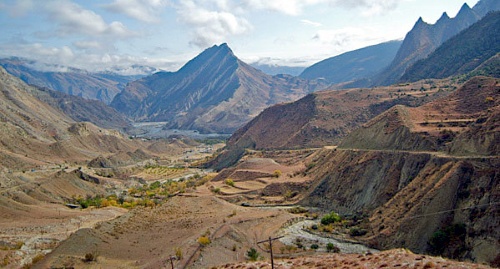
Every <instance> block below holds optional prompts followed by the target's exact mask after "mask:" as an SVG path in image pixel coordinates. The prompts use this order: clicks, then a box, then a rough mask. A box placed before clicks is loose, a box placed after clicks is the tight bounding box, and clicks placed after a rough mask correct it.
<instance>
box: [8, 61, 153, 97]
mask: <svg viewBox="0 0 500 269" xmlns="http://www.w3.org/2000/svg"><path fill="white" fill-rule="evenodd" d="M37 64H39V63H37V62H35V61H30V60H27V59H22V58H17V57H11V58H4V59H0V66H2V67H3V68H4V69H5V70H7V72H9V73H10V74H12V75H14V76H16V77H19V78H20V79H22V80H23V81H24V82H26V83H28V84H32V85H36V86H39V87H46V88H49V89H53V90H56V91H59V92H63V93H67V94H70V95H75V96H80V97H83V98H86V99H94V100H100V101H102V102H104V103H106V104H109V103H111V101H112V100H113V98H114V97H115V95H116V94H118V93H119V92H121V91H122V90H123V89H124V88H125V85H126V84H127V83H128V82H130V81H134V80H137V79H139V78H141V77H143V76H144V75H120V74H118V73H115V72H100V73H95V72H94V73H93V72H88V71H85V70H81V69H76V68H68V67H59V66H56V67H54V66H49V69H54V70H53V71H41V70H39V68H36V67H35V66H36V65H37ZM135 68H136V69H137V68H141V70H142V71H143V72H145V74H151V73H152V72H154V71H155V69H151V68H148V67H137V66H136V67H135ZM60 69H62V70H61V71H57V70H60ZM117 71H120V70H117Z"/></svg>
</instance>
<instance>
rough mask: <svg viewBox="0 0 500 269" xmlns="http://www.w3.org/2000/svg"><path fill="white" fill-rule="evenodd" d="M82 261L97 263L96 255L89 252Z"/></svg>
mask: <svg viewBox="0 0 500 269" xmlns="http://www.w3.org/2000/svg"><path fill="white" fill-rule="evenodd" d="M83 261H85V262H94V261H97V254H96V253H91V252H89V253H87V254H85V257H84V259H83Z"/></svg>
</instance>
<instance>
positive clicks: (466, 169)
mask: <svg viewBox="0 0 500 269" xmlns="http://www.w3.org/2000/svg"><path fill="white" fill-rule="evenodd" d="M499 85H500V84H499V81H498V79H495V78H488V77H476V78H474V79H472V80H470V81H468V82H467V83H466V84H465V85H464V86H463V87H461V88H460V89H458V90H457V91H455V92H454V93H452V94H450V95H449V96H447V97H443V98H441V99H438V100H435V101H433V102H430V103H428V104H425V105H423V106H420V107H416V108H407V107H403V106H397V107H394V108H392V109H390V110H388V111H387V112H385V113H383V114H381V115H379V116H377V117H375V118H374V119H372V120H371V121H369V122H368V123H366V124H364V125H363V126H362V127H360V128H359V129H358V130H355V131H353V132H352V133H351V134H349V135H348V136H347V137H346V138H345V139H344V140H343V141H342V143H341V144H340V146H339V147H338V148H336V149H326V148H325V149H322V150H320V151H318V152H317V153H316V154H315V155H314V156H311V157H310V159H309V162H310V165H309V166H311V167H313V168H312V169H311V170H310V171H309V172H308V173H309V174H308V175H309V176H310V177H312V178H315V180H316V181H315V182H316V183H314V184H313V186H314V190H312V191H311V192H310V195H308V197H307V198H305V199H304V200H303V201H302V203H303V204H304V205H311V206H318V207H321V208H329V209H331V210H335V211H337V212H341V213H343V214H352V213H354V212H357V213H358V214H361V215H363V214H365V215H368V216H369V225H368V226H367V229H368V230H369V231H370V232H369V233H368V235H367V236H366V237H365V238H364V239H365V240H366V242H367V243H369V244H371V245H372V246H374V247H377V248H383V249H387V248H394V247H407V248H409V249H411V250H412V251H415V252H429V253H434V254H439V255H445V256H447V257H451V258H455V259H472V260H475V261H479V262H488V263H490V262H493V261H494V260H498V258H499V255H500V253H499V252H498V249H499V245H498V241H497V240H496V238H498V237H499V236H500V235H499V234H498V231H497V229H492V227H491V226H490V223H498V222H499V219H500V215H499V214H498V210H497V207H498V202H497V201H498V197H499V195H500V193H499V192H498V190H499V189H498V186H499V182H498V179H499V177H498V171H499V168H500V166H499V165H500V163H499V151H498V144H499V142H500V140H499V139H500V135H499V127H498V112H499V110H500V106H499V100H498V99H499V98H498V97H499V93H500V92H499V91H500V88H499ZM311 164H314V165H311ZM439 235H444V236H448V237H446V238H447V239H443V238H437V236H439ZM480 246H488V247H486V248H482V247H480ZM493 249H496V251H490V250H493Z"/></svg>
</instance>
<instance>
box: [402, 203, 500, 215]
mask: <svg viewBox="0 0 500 269" xmlns="http://www.w3.org/2000/svg"><path fill="white" fill-rule="evenodd" d="M498 204H500V202H497V203H489V204H481V205H475V206H469V207H463V208H457V209H450V210H443V211H438V212H433V213H429V214H422V215H417V216H412V217H407V218H405V219H416V218H421V217H427V216H434V215H439V214H443V213H449V212H453V211H459V210H467V209H472V208H477V207H483V206H493V205H498Z"/></svg>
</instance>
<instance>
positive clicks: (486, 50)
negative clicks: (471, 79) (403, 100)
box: [401, 11, 500, 81]
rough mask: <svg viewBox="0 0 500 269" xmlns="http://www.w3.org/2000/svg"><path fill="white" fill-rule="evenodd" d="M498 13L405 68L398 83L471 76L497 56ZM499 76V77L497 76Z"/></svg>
mask: <svg viewBox="0 0 500 269" xmlns="http://www.w3.org/2000/svg"><path fill="white" fill-rule="evenodd" d="M499 29H500V11H497V12H492V13H488V15H486V16H485V17H484V18H483V19H481V20H480V21H479V22H477V23H475V24H474V25H472V26H471V27H469V28H467V29H466V30H464V31H462V32H461V33H459V34H458V35H456V36H454V37H452V38H451V39H449V40H448V41H446V42H445V43H444V44H443V45H441V46H440V47H439V48H437V49H436V50H435V51H434V52H433V53H431V54H430V55H429V57H427V58H426V59H423V60H420V61H418V62H416V63H415V64H414V65H412V66H411V67H409V68H408V70H407V71H406V73H405V74H404V75H403V76H402V78H401V81H417V80H420V79H424V78H445V77H449V76H453V75H461V74H465V73H467V72H470V71H472V70H474V69H475V68H477V67H478V66H480V65H481V64H482V63H484V62H486V61H487V60H489V59H490V58H491V57H493V56H495V55H497V53H499V52H500V31H499ZM497 76H498V74H497Z"/></svg>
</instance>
